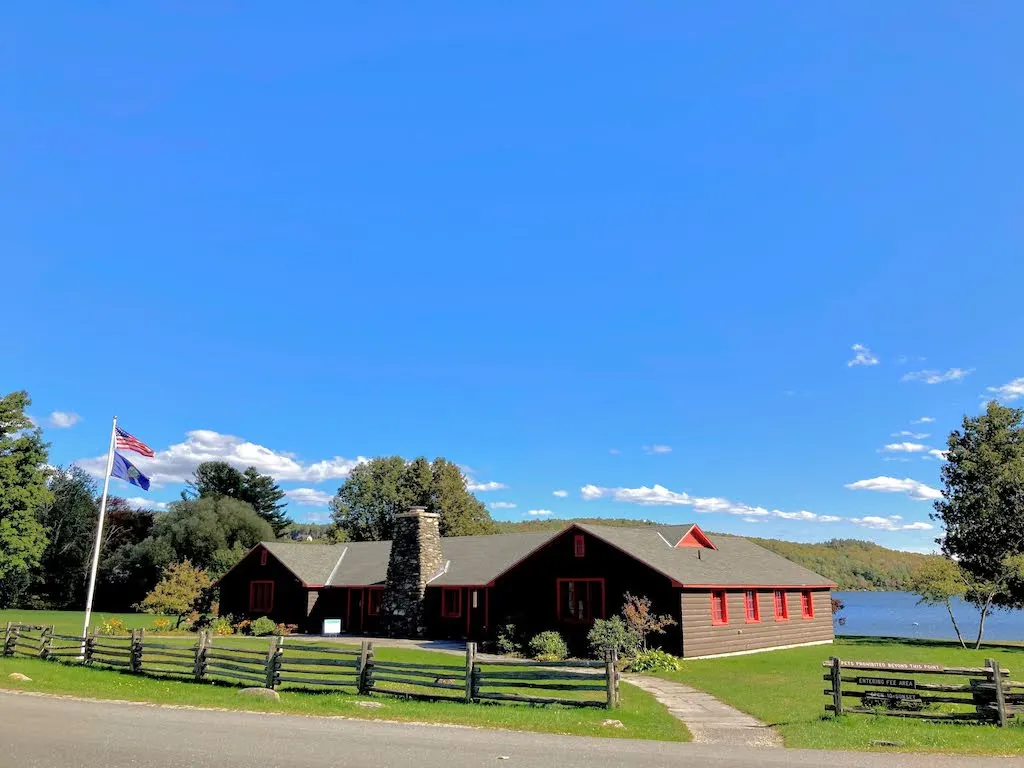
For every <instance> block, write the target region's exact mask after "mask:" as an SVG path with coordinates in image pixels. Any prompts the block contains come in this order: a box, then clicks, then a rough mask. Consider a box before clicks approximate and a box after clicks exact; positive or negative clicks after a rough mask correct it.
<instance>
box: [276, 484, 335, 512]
mask: <svg viewBox="0 0 1024 768" xmlns="http://www.w3.org/2000/svg"><path fill="white" fill-rule="evenodd" d="M284 495H285V497H286V498H287V499H288V501H293V502H295V503H296V504H298V505H299V506H301V507H326V506H328V505H329V504H330V503H331V499H332V498H334V497H333V496H331V494H329V493H327V492H326V491H318V490H317V489H316V488H291V489H289V490H287V491H285V492H284Z"/></svg>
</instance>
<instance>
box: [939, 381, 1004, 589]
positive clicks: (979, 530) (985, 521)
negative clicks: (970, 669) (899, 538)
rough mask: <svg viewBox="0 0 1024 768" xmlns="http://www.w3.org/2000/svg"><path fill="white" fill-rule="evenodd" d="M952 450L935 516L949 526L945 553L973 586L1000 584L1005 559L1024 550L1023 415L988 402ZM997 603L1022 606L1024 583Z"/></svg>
mask: <svg viewBox="0 0 1024 768" xmlns="http://www.w3.org/2000/svg"><path fill="white" fill-rule="evenodd" d="M948 448H949V453H948V455H947V457H946V463H945V465H944V466H943V467H942V482H943V485H944V488H943V491H942V495H943V498H942V499H940V500H939V501H936V502H935V514H934V515H933V517H934V518H935V519H938V520H941V521H942V525H943V527H944V528H945V535H944V536H943V538H942V539H941V544H942V551H943V553H944V554H946V555H947V556H949V557H952V558H955V559H956V560H957V561H958V562H959V564H960V566H961V568H963V569H964V571H966V572H967V573H968V574H969V575H970V577H971V580H972V582H974V583H984V582H989V583H998V582H1000V581H1001V580H1005V573H1004V571H1005V569H1006V562H1007V559H1008V558H1011V557H1013V556H1014V555H1018V554H1021V553H1022V552H1024V411H1022V410H1020V409H1018V408H1007V407H1005V406H1002V405H999V404H998V403H996V402H995V401H993V402H990V403H989V404H988V407H987V408H986V410H985V413H983V414H982V415H980V416H976V417H966V416H965V417H964V420H963V425H962V428H961V429H958V430H953V431H952V432H951V433H950V435H949V441H948ZM972 591H974V590H972ZM968 598H969V599H970V598H971V595H970V594H969V595H968ZM994 604H995V605H1001V606H1004V607H1016V608H1020V607H1024V582H1022V581H1021V580H1020V579H1018V578H1011V579H1010V580H1009V586H1008V588H1007V589H1005V590H1003V591H1002V592H1000V593H999V594H997V595H996V596H995V598H994Z"/></svg>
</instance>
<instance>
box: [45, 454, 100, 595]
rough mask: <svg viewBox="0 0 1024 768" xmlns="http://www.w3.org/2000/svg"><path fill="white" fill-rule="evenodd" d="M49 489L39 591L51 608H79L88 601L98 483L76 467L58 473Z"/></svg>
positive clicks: (50, 480) (54, 475) (58, 469)
mask: <svg viewBox="0 0 1024 768" xmlns="http://www.w3.org/2000/svg"><path fill="white" fill-rule="evenodd" d="M48 487H49V490H50V493H51V494H52V499H51V501H50V503H49V504H46V505H44V506H43V508H42V510H41V512H40V515H39V520H40V522H42V524H43V525H44V526H45V528H46V533H47V537H48V539H49V540H48V542H47V544H46V549H45V550H44V552H43V557H42V567H41V568H40V569H39V572H38V573H37V575H36V582H37V585H36V588H35V591H36V592H37V593H38V594H39V595H40V596H41V597H42V598H43V599H44V601H45V603H46V605H47V606H49V607H50V608H59V609H68V608H75V609H78V608H80V607H81V606H82V605H83V604H84V602H85V586H86V579H87V575H88V569H89V563H90V556H91V554H92V546H93V538H94V536H95V534H96V520H97V517H98V516H99V505H98V503H97V500H96V482H95V480H93V478H92V477H91V476H90V475H89V473H88V472H86V471H85V470H84V469H82V468H81V467H76V466H74V465H72V466H71V467H69V468H67V469H63V468H60V467H58V468H57V469H56V470H54V472H53V474H52V475H50V479H49V483H48Z"/></svg>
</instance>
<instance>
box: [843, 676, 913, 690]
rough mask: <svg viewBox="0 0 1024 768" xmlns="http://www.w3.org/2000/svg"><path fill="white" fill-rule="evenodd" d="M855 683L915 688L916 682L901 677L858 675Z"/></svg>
mask: <svg viewBox="0 0 1024 768" xmlns="http://www.w3.org/2000/svg"><path fill="white" fill-rule="evenodd" d="M857 685H881V686H885V687H887V688H917V683H916V682H914V681H913V680H907V679H906V678H901V677H858V678H857Z"/></svg>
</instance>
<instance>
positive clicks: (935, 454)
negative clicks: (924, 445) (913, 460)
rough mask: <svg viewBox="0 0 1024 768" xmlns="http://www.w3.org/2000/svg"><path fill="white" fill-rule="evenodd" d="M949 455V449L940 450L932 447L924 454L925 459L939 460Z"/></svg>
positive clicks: (943, 459)
mask: <svg viewBox="0 0 1024 768" xmlns="http://www.w3.org/2000/svg"><path fill="white" fill-rule="evenodd" d="M948 455H949V451H940V450H939V449H938V448H932V449H930V450H929V451H928V455H927V456H924V457H923V458H925V459H938V460H939V461H945V460H946V457H947V456H948Z"/></svg>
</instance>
